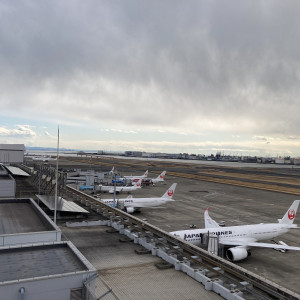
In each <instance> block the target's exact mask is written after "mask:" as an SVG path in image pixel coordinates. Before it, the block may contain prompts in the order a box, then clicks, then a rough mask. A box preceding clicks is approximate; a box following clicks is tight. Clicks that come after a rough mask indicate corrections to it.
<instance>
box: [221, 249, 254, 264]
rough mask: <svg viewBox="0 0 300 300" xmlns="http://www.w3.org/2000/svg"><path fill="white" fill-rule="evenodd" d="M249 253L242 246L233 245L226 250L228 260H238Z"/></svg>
mask: <svg viewBox="0 0 300 300" xmlns="http://www.w3.org/2000/svg"><path fill="white" fill-rule="evenodd" d="M248 255H249V253H248V251H247V249H246V248H244V247H233V248H229V249H228V250H227V251H226V257H227V259H228V260H230V261H238V260H242V259H244V258H246V257H247V256H248Z"/></svg>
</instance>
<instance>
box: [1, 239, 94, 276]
mask: <svg viewBox="0 0 300 300" xmlns="http://www.w3.org/2000/svg"><path fill="white" fill-rule="evenodd" d="M0 265H1V268H0V282H6V281H12V280H19V279H29V278H33V277H41V276H48V275H59V274H64V273H70V272H78V271H87V270H88V269H89V268H88V267H87V266H85V265H84V263H83V262H82V261H81V260H80V259H79V258H78V257H77V255H76V254H75V253H74V251H72V249H71V248H70V247H69V246H68V244H67V243H59V244H57V243H54V244H50V245H39V246H38V245H37V246H27V247H24V246H23V247H22V248H3V249H0Z"/></svg>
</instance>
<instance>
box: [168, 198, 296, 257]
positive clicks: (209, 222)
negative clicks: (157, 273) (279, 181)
mask: <svg viewBox="0 0 300 300" xmlns="http://www.w3.org/2000/svg"><path fill="white" fill-rule="evenodd" d="M299 202H300V200H295V201H294V202H293V203H292V205H291V206H290V208H289V209H288V211H287V212H286V213H285V215H284V216H283V218H282V219H278V223H268V224H264V223H261V224H254V225H242V226H228V227H221V226H220V225H219V224H218V223H217V222H216V221H214V220H213V219H212V218H211V217H210V216H209V214H208V210H209V208H207V209H206V211H205V213H204V220H205V228H202V229H191V230H180V231H173V232H170V234H172V235H174V236H177V237H179V238H181V239H183V240H185V241H187V242H190V243H192V244H194V245H200V244H201V241H202V238H203V236H204V234H208V233H209V235H212V236H217V237H218V239H219V243H220V244H221V245H224V247H225V249H227V250H226V257H227V259H228V260H230V261H239V260H242V259H245V258H246V257H247V256H249V255H250V254H251V252H250V248H251V247H262V248H273V249H279V250H280V251H282V250H298V251H299V250H300V247H293V246H288V245H286V244H285V243H283V242H282V243H280V244H277V245H276V244H271V243H258V241H262V240H270V239H272V238H274V237H277V236H280V235H282V234H284V233H286V232H288V231H289V229H293V228H299V227H297V225H296V224H293V222H294V219H295V216H296V212H297V209H298V206H299Z"/></svg>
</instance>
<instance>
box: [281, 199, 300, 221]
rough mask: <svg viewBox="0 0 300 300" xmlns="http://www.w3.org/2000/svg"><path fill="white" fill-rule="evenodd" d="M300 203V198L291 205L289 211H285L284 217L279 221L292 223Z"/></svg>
mask: <svg viewBox="0 0 300 300" xmlns="http://www.w3.org/2000/svg"><path fill="white" fill-rule="evenodd" d="M299 203H300V200H295V201H294V202H293V203H292V205H291V206H290V208H289V209H288V211H287V212H286V213H285V215H284V216H283V218H282V219H279V220H278V222H279V223H281V224H288V225H292V224H293V222H294V220H295V217H296V213H297V209H298V206H299Z"/></svg>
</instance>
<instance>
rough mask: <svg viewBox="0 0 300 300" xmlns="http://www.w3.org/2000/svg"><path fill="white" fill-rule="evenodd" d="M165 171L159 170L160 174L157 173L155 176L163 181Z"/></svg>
mask: <svg viewBox="0 0 300 300" xmlns="http://www.w3.org/2000/svg"><path fill="white" fill-rule="evenodd" d="M166 172H167V171H163V172H161V174H160V175H158V176H157V177H156V179H158V180H161V181H163V180H164V179H165V176H166Z"/></svg>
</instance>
